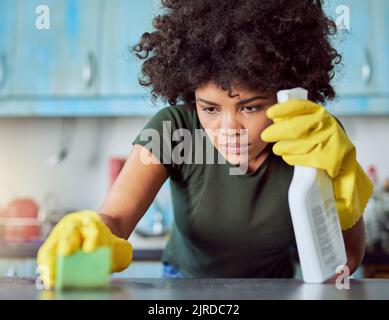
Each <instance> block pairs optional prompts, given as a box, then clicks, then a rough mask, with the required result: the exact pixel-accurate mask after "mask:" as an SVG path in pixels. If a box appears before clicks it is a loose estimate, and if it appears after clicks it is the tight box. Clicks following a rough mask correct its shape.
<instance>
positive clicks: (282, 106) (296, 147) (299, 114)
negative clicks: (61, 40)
mask: <svg viewBox="0 0 389 320" xmlns="http://www.w3.org/2000/svg"><path fill="white" fill-rule="evenodd" d="M266 115H267V116H268V118H270V119H272V120H273V124H272V125H270V126H269V127H268V128H266V129H265V130H264V131H263V132H262V133H261V138H262V140H263V141H266V142H276V143H275V144H274V146H273V152H274V153H275V154H276V155H279V156H282V158H283V159H284V161H285V162H286V163H288V164H289V165H291V166H295V165H300V166H307V167H313V168H317V169H322V170H325V171H326V172H327V173H328V175H329V176H330V177H331V179H332V186H333V190H334V197H335V200H336V207H337V210H338V215H339V220H340V224H341V227H342V229H343V230H346V229H349V228H351V227H352V226H353V225H354V224H355V223H356V222H357V221H358V220H359V218H360V217H361V215H362V214H363V211H364V210H365V206H366V204H367V202H368V200H369V198H370V196H371V194H372V192H373V184H372V182H371V181H370V179H369V178H368V176H367V175H366V173H365V172H364V171H363V169H362V168H361V166H360V165H359V163H358V162H357V160H356V149H355V146H354V145H353V143H352V142H351V141H350V139H349V138H348V137H347V135H346V133H345V131H344V130H343V129H342V127H341V126H340V125H339V123H338V122H337V120H336V119H335V118H334V117H333V116H332V115H331V114H330V113H329V112H328V111H327V110H326V109H325V108H324V107H323V106H321V105H319V104H316V103H314V102H312V101H307V100H289V101H287V102H285V103H279V104H275V105H274V106H272V107H270V108H269V109H268V110H267V111H266Z"/></svg>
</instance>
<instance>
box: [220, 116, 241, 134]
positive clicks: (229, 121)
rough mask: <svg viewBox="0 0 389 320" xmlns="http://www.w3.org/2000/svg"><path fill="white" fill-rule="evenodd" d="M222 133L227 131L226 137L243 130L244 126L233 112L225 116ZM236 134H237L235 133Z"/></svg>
mask: <svg viewBox="0 0 389 320" xmlns="http://www.w3.org/2000/svg"><path fill="white" fill-rule="evenodd" d="M220 127H221V129H222V131H225V133H224V134H226V135H233V134H234V133H233V132H234V131H238V132H239V130H240V129H242V128H243V126H242V124H241V123H240V122H239V120H238V119H237V117H236V115H235V114H233V113H232V112H228V113H226V114H225V115H224V116H223V119H222V123H221V126H220ZM235 134H236V133H235Z"/></svg>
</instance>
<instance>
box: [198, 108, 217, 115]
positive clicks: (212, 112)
mask: <svg viewBox="0 0 389 320" xmlns="http://www.w3.org/2000/svg"><path fill="white" fill-rule="evenodd" d="M202 111H205V112H207V113H210V114H214V113H216V112H217V109H216V107H206V108H203V109H202Z"/></svg>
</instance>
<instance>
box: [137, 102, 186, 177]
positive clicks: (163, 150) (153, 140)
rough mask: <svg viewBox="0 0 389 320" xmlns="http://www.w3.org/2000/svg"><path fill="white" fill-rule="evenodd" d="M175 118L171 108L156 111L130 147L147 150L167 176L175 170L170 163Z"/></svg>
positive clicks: (175, 124)
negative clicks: (135, 146)
mask: <svg viewBox="0 0 389 320" xmlns="http://www.w3.org/2000/svg"><path fill="white" fill-rule="evenodd" d="M176 118H177V117H176V115H175V110H174V108H173V107H165V108H163V109H161V110H159V111H157V113H155V114H154V115H153V116H152V117H151V119H150V120H149V121H148V122H147V123H146V125H145V126H144V127H143V129H142V130H141V132H140V133H139V134H138V135H137V136H136V138H135V139H134V140H133V141H132V145H134V144H138V145H141V146H143V147H145V148H147V149H148V150H149V151H150V152H151V153H152V154H153V155H154V156H155V157H156V158H157V159H158V160H159V162H160V163H161V164H163V165H164V166H165V168H166V169H167V171H168V173H169V175H172V174H174V172H175V170H176V169H177V168H176V166H175V165H174V164H173V163H172V161H171V150H172V149H173V148H174V141H173V140H172V132H173V131H174V130H175V129H176V128H177V126H178V125H177V119H176Z"/></svg>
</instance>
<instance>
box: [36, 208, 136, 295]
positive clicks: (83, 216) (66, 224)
mask: <svg viewBox="0 0 389 320" xmlns="http://www.w3.org/2000/svg"><path fill="white" fill-rule="evenodd" d="M101 246H108V247H110V248H111V255H112V259H111V271H112V272H120V271H122V270H124V269H126V268H127V267H128V266H129V265H130V263H131V261H132V246H131V244H130V243H129V242H128V241H127V240H125V239H122V238H119V237H117V236H115V235H114V234H113V233H112V232H111V230H110V229H109V228H108V226H107V225H106V224H105V223H104V222H103V220H102V219H101V217H100V215H99V214H98V213H96V212H94V211H79V212H74V213H70V214H68V215H66V216H65V217H63V218H62V219H61V221H59V222H58V224H57V225H56V226H55V227H54V228H53V230H52V231H51V233H50V235H49V237H48V238H47V240H46V241H45V242H44V243H43V245H42V246H41V247H40V249H39V251H38V255H37V263H38V267H39V271H40V275H41V279H42V281H43V283H44V284H45V286H46V287H50V288H52V287H54V283H55V275H56V270H55V269H56V260H57V256H67V255H70V254H72V253H74V252H75V251H77V250H79V249H82V250H83V251H84V252H86V253H88V252H92V251H94V250H95V249H96V248H98V247H101Z"/></svg>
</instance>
